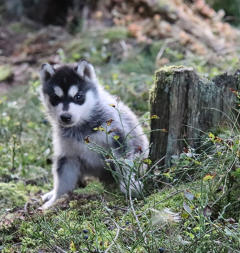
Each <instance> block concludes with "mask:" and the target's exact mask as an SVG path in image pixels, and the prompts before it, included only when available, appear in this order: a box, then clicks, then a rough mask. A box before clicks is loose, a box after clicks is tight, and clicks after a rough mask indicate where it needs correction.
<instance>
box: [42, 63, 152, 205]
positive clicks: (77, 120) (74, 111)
mask: <svg viewBox="0 0 240 253" xmlns="http://www.w3.org/2000/svg"><path fill="white" fill-rule="evenodd" d="M40 78H41V82H42V100H43V104H44V105H45V108H46V112H47V116H48V119H49V121H50V123H51V125H52V137H53V147H54V157H53V158H54V159H53V161H54V162H53V169H52V171H53V178H54V187H53V190H52V191H50V192H49V193H46V194H45V195H43V201H44V202H45V204H44V205H43V206H42V208H43V209H47V208H49V207H51V206H52V205H53V203H54V202H55V201H56V200H57V199H58V198H59V197H60V196H61V195H63V194H65V193H68V192H70V191H72V190H74V188H75V187H76V186H77V184H78V183H79V182H83V181H84V177H86V176H89V175H90V176H95V177H98V178H99V179H100V180H104V179H105V177H107V175H108V173H109V170H106V161H105V158H104V156H103V155H101V154H99V153H98V152H95V151H93V150H92V149H89V142H90V143H94V144H95V145H98V146H100V147H102V148H103V149H105V150H109V151H112V152H113V153H114V154H115V155H116V157H119V159H121V158H127V159H135V158H136V157H138V156H142V155H143V156H144V157H147V156H148V140H147V137H146V135H144V133H143V130H142V128H141V126H140V124H139V122H138V119H137V117H136V116H135V115H134V113H133V112H132V111H131V110H130V109H129V108H128V107H127V106H126V105H124V104H123V103H122V102H119V101H117V100H116V98H114V97H113V96H112V95H110V94H109V93H108V92H106V91H105V90H104V89H103V87H101V85H99V83H98V80H97V77H96V74H95V70H94V68H93V66H92V65H91V64H90V63H88V62H87V61H81V62H80V63H78V64H77V66H75V67H73V66H62V67H60V68H58V69H56V70H55V69H54V68H53V67H52V66H51V65H49V64H48V63H47V64H43V65H42V68H41V71H40ZM99 127H100V128H101V130H99V131H98V129H99ZM102 129H108V130H107V131H103V130H102ZM116 137H117V138H116ZM141 153H142V154H141ZM143 153H144V154H143ZM113 167H114V166H113ZM113 170H116V168H113ZM118 175H119V176H118V182H119V186H120V190H121V191H122V192H124V193H125V194H129V192H130V193H131V194H132V196H137V195H138V193H139V192H140V191H141V189H142V183H141V182H140V181H139V180H137V179H135V175H134V173H132V172H130V171H126V169H125V170H124V172H123V171H121V173H120V172H119V173H118ZM127 180H128V182H130V184H126V181H127ZM126 185H128V187H127V186H126Z"/></svg>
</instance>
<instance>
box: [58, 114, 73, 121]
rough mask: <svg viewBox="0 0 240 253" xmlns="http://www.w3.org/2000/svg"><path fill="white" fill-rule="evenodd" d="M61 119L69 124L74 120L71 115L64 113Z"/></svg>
mask: <svg viewBox="0 0 240 253" xmlns="http://www.w3.org/2000/svg"><path fill="white" fill-rule="evenodd" d="M60 118H61V121H62V122H63V123H69V122H70V121H71V119H72V116H71V114H69V113H64V114H62V115H61V116H60Z"/></svg>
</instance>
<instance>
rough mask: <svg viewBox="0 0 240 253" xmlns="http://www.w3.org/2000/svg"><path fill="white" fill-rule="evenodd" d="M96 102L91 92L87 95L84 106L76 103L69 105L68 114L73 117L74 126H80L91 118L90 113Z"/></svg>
mask: <svg viewBox="0 0 240 253" xmlns="http://www.w3.org/2000/svg"><path fill="white" fill-rule="evenodd" d="M95 104H96V100H95V98H94V94H93V92H92V91H91V90H89V91H88V92H87V93H86V98H85V102H84V104H82V105H78V104H75V103H70V104H69V109H68V111H67V112H68V113H70V114H71V115H72V121H73V125H75V124H79V123H81V122H82V121H84V120H87V119H88V118H89V116H90V112H91V111H92V109H93V108H94V106H95Z"/></svg>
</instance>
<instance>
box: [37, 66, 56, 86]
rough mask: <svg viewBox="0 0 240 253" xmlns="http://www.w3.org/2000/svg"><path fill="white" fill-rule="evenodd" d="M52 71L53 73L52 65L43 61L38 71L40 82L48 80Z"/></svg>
mask: <svg viewBox="0 0 240 253" xmlns="http://www.w3.org/2000/svg"><path fill="white" fill-rule="evenodd" d="M54 73H55V70H54V68H53V66H51V65H50V64H48V63H44V64H43V65H42V66H41V71H40V79H41V82H42V83H44V82H46V81H48V80H49V79H50V78H51V77H52V76H53V74H54Z"/></svg>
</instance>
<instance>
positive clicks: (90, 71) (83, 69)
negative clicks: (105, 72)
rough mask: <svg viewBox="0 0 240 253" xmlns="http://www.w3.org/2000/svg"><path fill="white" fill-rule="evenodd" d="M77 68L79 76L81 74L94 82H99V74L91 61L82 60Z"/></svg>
mask: <svg viewBox="0 0 240 253" xmlns="http://www.w3.org/2000/svg"><path fill="white" fill-rule="evenodd" d="M75 70H76V72H77V73H78V75H79V76H81V77H83V78H85V79H88V80H90V81H92V82H94V83H95V82H97V76H96V73H95V69H94V67H93V65H92V64H91V63H89V62H87V61H85V60H82V61H80V62H79V63H78V65H77V67H76V68H75Z"/></svg>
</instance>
